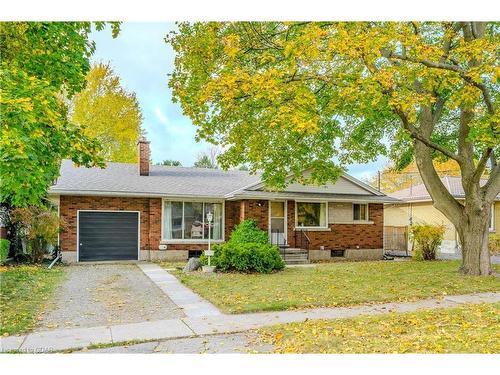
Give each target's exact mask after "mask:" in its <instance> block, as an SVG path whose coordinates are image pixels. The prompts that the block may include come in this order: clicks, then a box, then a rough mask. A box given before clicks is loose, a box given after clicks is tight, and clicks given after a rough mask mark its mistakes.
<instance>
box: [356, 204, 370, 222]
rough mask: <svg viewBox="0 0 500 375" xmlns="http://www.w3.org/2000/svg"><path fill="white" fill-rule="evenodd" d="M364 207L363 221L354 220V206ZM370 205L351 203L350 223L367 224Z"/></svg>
mask: <svg viewBox="0 0 500 375" xmlns="http://www.w3.org/2000/svg"><path fill="white" fill-rule="evenodd" d="M356 204H357V205H360V206H366V210H365V212H366V214H365V218H364V219H355V218H354V205H356ZM369 210H370V204H369V203H361V202H359V203H358V202H352V221H353V223H355V224H356V223H367V222H369V221H370V211H369Z"/></svg>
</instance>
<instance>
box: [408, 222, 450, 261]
mask: <svg viewBox="0 0 500 375" xmlns="http://www.w3.org/2000/svg"><path fill="white" fill-rule="evenodd" d="M445 229H446V228H445V226H444V225H431V224H414V225H412V227H411V235H412V237H413V240H414V241H415V246H414V248H413V258H414V259H415V260H434V259H436V252H437V249H438V247H439V245H441V242H442V241H443V237H444V231H445Z"/></svg>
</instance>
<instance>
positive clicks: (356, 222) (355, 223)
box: [330, 220, 397, 226]
mask: <svg viewBox="0 0 500 375" xmlns="http://www.w3.org/2000/svg"><path fill="white" fill-rule="evenodd" d="M330 224H332V225H335V224H353V225H370V224H375V222H374V221H371V220H353V221H334V222H331V223H330ZM393 226H397V225H393Z"/></svg>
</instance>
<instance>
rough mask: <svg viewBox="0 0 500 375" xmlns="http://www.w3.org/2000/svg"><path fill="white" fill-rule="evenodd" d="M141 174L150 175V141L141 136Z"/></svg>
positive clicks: (139, 144)
mask: <svg viewBox="0 0 500 375" xmlns="http://www.w3.org/2000/svg"><path fill="white" fill-rule="evenodd" d="M138 154H139V174H140V175H141V176H149V141H147V140H146V139H144V138H141V139H140V140H139V143H138Z"/></svg>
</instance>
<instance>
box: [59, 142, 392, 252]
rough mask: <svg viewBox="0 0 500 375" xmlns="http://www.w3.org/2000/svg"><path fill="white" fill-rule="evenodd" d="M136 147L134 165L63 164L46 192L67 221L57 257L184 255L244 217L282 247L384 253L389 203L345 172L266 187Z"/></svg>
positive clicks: (245, 176) (223, 236)
mask: <svg viewBox="0 0 500 375" xmlns="http://www.w3.org/2000/svg"><path fill="white" fill-rule="evenodd" d="M138 148H139V162H138V164H125V163H108V164H107V166H106V168H105V169H100V168H79V167H76V166H74V165H73V163H72V162H71V161H69V160H65V161H63V163H62V165H61V173H60V177H59V178H58V180H57V182H56V184H55V185H54V186H52V188H51V189H50V197H51V199H52V201H53V202H54V203H55V204H56V205H57V206H58V210H59V214H60V217H61V218H62V219H63V220H64V221H65V223H66V225H65V228H64V231H63V232H62V233H61V234H60V236H59V245H60V248H61V250H62V255H63V260H64V261H66V262H78V261H80V262H81V261H97V260H126V259H129V260H184V259H187V258H188V257H190V256H197V255H199V254H200V252H201V251H202V250H204V249H206V248H207V243H208V237H209V231H210V238H211V241H212V243H218V242H223V241H225V240H227V239H228V238H229V236H230V233H231V231H232V229H233V228H234V226H235V225H236V224H238V223H240V222H241V221H242V220H244V219H253V220H255V221H256V222H257V224H258V226H259V227H260V228H261V229H263V230H265V231H268V233H269V237H270V241H271V242H272V243H275V244H277V245H279V246H280V248H281V249H282V254H288V253H290V254H292V255H294V254H295V255H297V254H302V255H304V253H305V255H306V257H307V259H308V260H329V259H331V258H337V257H340V258H345V259H381V258H382V257H383V226H384V203H389V202H394V201H395V200H394V199H393V198H390V197H387V196H386V195H384V194H382V193H380V192H379V191H377V190H375V189H373V188H372V187H370V186H369V185H366V184H364V183H362V182H361V181H358V180H357V179H355V178H353V177H351V176H349V175H347V174H345V175H343V176H341V177H340V178H339V179H338V180H337V181H336V183H334V184H328V185H325V186H312V185H301V184H298V183H292V184H290V185H289V186H288V187H287V188H286V189H285V190H284V191H280V192H271V191H267V190H266V189H265V186H264V184H263V183H262V182H261V179H260V176H259V175H251V174H249V173H248V172H246V171H239V170H230V171H222V170H218V169H204V168H183V167H168V166H157V165H150V163H149V160H150V157H149V142H148V141H147V140H145V139H141V140H140V141H139V144H138ZM304 174H305V175H307V171H306V172H304ZM208 212H211V213H212V215H213V220H212V223H211V225H210V226H209V223H208V222H207V215H206V214H207V213H208Z"/></svg>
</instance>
